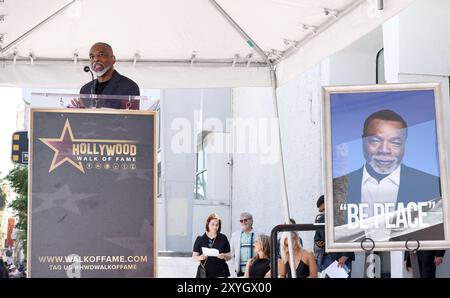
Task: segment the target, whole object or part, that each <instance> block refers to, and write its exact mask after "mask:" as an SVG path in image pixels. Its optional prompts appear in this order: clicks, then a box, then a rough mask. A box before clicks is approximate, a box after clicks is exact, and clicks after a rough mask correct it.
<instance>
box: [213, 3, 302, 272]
mask: <svg viewBox="0 0 450 298" xmlns="http://www.w3.org/2000/svg"><path fill="white" fill-rule="evenodd" d="M209 2H211V4H212V5H213V6H214V7H215V8H216V9H217V10H218V11H219V12H220V13H221V14H222V16H223V17H224V18H225V19H226V20H227V21H228V23H230V25H231V26H233V28H234V29H235V30H236V31H237V32H238V33H239V34H240V35H241V36H242V38H244V39H245V41H246V42H247V44H248V45H249V46H250V47H251V48H253V49H255V51H256V52H257V53H258V54H259V55H260V56H261V58H262V59H263V60H264V62H266V63H267V64H268V66H269V68H270V82H271V86H272V99H273V104H274V113H275V119H276V120H277V125H278V146H279V149H280V162H279V163H278V165H279V168H280V169H279V172H280V173H281V183H282V185H281V187H282V192H281V201H282V204H283V210H284V221H285V223H286V224H290V223H291V220H290V218H291V217H290V214H289V202H288V194H287V184H286V172H285V167H284V159H283V146H282V143H281V126H280V118H279V117H278V100H277V76H276V72H275V65H274V64H273V63H272V62H271V61H270V59H269V57H268V56H267V55H266V53H265V52H264V51H263V50H262V49H261V48H260V47H259V46H258V44H257V43H256V42H255V41H254V40H253V39H252V38H251V37H250V36H249V35H248V34H247V33H246V32H245V31H244V30H243V29H242V28H241V27H240V26H239V25H238V23H236V21H234V20H233V18H232V17H231V16H230V15H229V14H228V13H227V12H226V11H225V10H224V9H223V8H222V7H221V6H220V5H219V4H218V3H217V2H216V0H209ZM287 238H288V249H289V266H290V268H291V277H293V278H295V277H297V274H296V272H295V269H296V268H295V261H294V260H295V259H294V250H293V242H292V234H291V233H289V234H288V237H287Z"/></svg>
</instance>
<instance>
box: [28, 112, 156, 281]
mask: <svg viewBox="0 0 450 298" xmlns="http://www.w3.org/2000/svg"><path fill="white" fill-rule="evenodd" d="M155 119H156V116H155V113H154V112H149V111H148V112H147V111H145V112H144V111H128V110H127V111H124V110H88V109H32V110H31V129H30V167H29V171H30V179H29V194H30V196H29V211H28V212H29V235H28V258H29V260H31V261H29V266H28V267H29V268H28V270H29V272H28V273H29V276H31V277H74V276H75V277H155V276H156V270H155V268H156V257H155V256H156V230H155V223H156V210H155V208H156V204H155V199H156V193H155V192H156V177H157V175H156V172H155V170H156V164H155V162H156V158H155V155H156V146H155V144H156V143H155V128H156V126H155V121H156V120H155ZM92 123H96V125H91V124H92ZM118 128H120V129H118Z"/></svg>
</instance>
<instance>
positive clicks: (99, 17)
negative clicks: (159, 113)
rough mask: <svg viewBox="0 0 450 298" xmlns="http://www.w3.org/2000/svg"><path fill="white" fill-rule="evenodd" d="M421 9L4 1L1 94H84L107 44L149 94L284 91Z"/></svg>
mask: <svg viewBox="0 0 450 298" xmlns="http://www.w3.org/2000/svg"><path fill="white" fill-rule="evenodd" d="M411 2H413V0H384V1H381V0H215V1H214V0H129V1H120V0H74V1H68V0H45V1H42V0H3V1H1V2H0V17H1V19H0V59H2V62H3V63H2V68H1V70H0V86H20V87H44V88H78V87H80V86H81V85H82V84H83V83H85V82H86V81H88V80H89V79H90V76H89V75H88V74H86V73H84V72H83V70H82V67H83V66H84V65H87V64H88V61H87V59H88V52H89V48H90V46H91V45H92V44H93V43H95V42H97V41H104V42H107V43H109V44H111V46H112V47H113V49H114V52H115V55H116V58H117V60H118V63H117V65H116V68H117V69H118V70H119V71H120V72H121V73H123V74H125V75H127V76H130V77H131V78H133V79H134V80H135V81H137V83H138V84H139V85H140V87H141V88H186V87H188V88H189V87H190V88H192V87H234V86H270V75H269V68H270V66H271V65H272V66H273V65H276V72H277V77H278V81H279V84H282V83H284V82H286V81H288V80H290V79H292V78H293V77H295V76H296V75H297V74H299V73H301V72H303V71H305V70H306V69H307V68H309V67H311V66H312V65H314V64H316V63H318V62H319V61H320V60H321V59H323V58H325V57H327V56H329V55H331V54H333V53H334V52H336V51H338V50H340V49H343V48H344V47H346V46H348V45H349V44H350V43H352V42H353V41H355V40H356V39H358V38H360V37H361V36H363V35H364V34H366V33H368V32H369V31H371V30H373V29H375V28H376V27H377V26H379V25H380V24H382V23H383V22H385V21H386V20H387V19H388V18H390V17H392V16H394V15H396V14H397V13H398V12H399V11H400V10H402V9H403V8H405V7H406V6H407V5H408V4H410V3H411ZM381 6H382V7H381ZM381 8H383V9H381Z"/></svg>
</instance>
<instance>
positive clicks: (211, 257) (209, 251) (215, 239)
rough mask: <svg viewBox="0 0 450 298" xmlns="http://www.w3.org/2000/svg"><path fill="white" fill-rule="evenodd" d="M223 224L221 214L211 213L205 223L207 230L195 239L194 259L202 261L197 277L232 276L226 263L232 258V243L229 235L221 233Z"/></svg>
mask: <svg viewBox="0 0 450 298" xmlns="http://www.w3.org/2000/svg"><path fill="white" fill-rule="evenodd" d="M221 226H222V221H221V219H220V218H219V216H218V215H217V214H215V213H213V214H210V215H209V216H208V218H207V220H206V224H205V229H206V232H205V233H204V234H203V235H202V236H198V237H197V240H195V243H194V249H193V252H192V259H193V260H194V261H197V262H200V264H199V268H198V269H199V270H198V271H197V277H206V278H215V277H228V276H230V271H229V270H228V265H227V264H226V261H228V260H229V259H230V258H231V256H230V250H231V249H230V243H229V242H228V239H227V236H225V235H224V234H222V233H220V229H221ZM205 271H206V272H205Z"/></svg>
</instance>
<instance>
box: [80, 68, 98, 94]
mask: <svg viewBox="0 0 450 298" xmlns="http://www.w3.org/2000/svg"><path fill="white" fill-rule="evenodd" d="M83 70H84V72H90V73H91V78H92V86H91V95H93V94H95V92H94V91H95V79H94V74H93V73H92V70H91V68H90V67H89V66H87V65H86V66H85V67H83Z"/></svg>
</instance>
